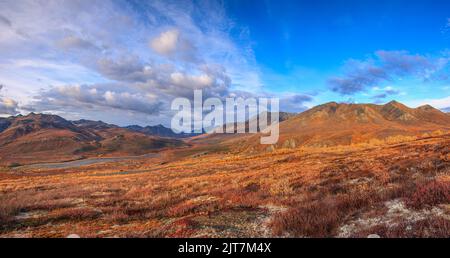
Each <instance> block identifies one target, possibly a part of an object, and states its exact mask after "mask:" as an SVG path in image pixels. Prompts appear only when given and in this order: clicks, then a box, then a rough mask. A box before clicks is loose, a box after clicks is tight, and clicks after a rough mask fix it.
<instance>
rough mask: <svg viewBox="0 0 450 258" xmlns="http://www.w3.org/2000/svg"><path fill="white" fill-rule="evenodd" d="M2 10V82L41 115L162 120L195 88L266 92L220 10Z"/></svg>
mask: <svg viewBox="0 0 450 258" xmlns="http://www.w3.org/2000/svg"><path fill="white" fill-rule="evenodd" d="M202 5H207V6H202ZM0 10H2V11H1V17H0V38H1V40H0V82H3V83H6V84H8V88H9V89H8V92H7V93H8V98H10V99H16V100H19V103H20V104H21V106H23V105H24V104H25V105H26V106H27V107H28V108H35V109H36V111H37V112H40V111H52V112H58V113H59V114H64V112H66V113H67V114H68V115H71V114H74V113H81V114H80V116H81V117H83V116H82V115H83V114H86V117H85V118H88V119H98V118H97V117H89V115H95V116H100V117H102V116H103V117H108V116H111V114H110V110H108V108H114V109H115V110H116V111H115V112H119V111H118V110H119V109H123V112H132V113H133V114H134V115H135V116H133V117H136V118H139V119H141V118H142V116H141V115H136V114H137V113H141V114H145V115H151V116H152V115H153V116H154V120H156V121H158V120H159V119H164V118H162V117H161V114H164V110H162V108H163V107H165V106H164V105H166V104H167V103H168V102H169V101H171V99H173V98H174V97H177V96H187V97H190V96H191V94H192V89H193V88H202V89H204V91H205V95H206V96H219V97H223V96H226V95H228V94H230V92H232V91H234V90H235V89H236V88H238V89H244V86H245V87H246V88H245V89H249V88H250V89H251V90H252V91H257V90H259V89H260V87H261V85H262V83H261V79H260V78H259V70H258V68H257V65H256V61H255V58H254V56H253V52H252V50H251V47H250V42H249V41H248V42H247V41H246V39H244V38H242V39H241V40H240V42H239V45H238V44H237V43H236V42H235V41H234V39H232V38H231V36H230V31H231V30H234V32H236V30H239V28H238V27H236V26H235V25H234V24H233V23H232V22H231V21H230V20H229V19H228V18H227V17H226V14H225V11H224V8H223V5H222V4H220V3H216V2H209V1H208V2H195V3H194V2H190V1H183V2H176V3H172V2H168V1H145V2H144V1H138V2H136V3H134V4H130V3H128V2H117V1H109V0H98V1H96V0H94V1H87V0H85V1H64V0H62V1H44V0H36V1H13V0H6V1H0ZM199 18H201V19H199ZM168 28H170V29H168ZM149 47H151V48H152V49H153V50H154V51H151V50H150V49H149ZM99 84H101V85H102V86H101V87H98V85H99ZM74 85H85V86H80V87H79V88H77V87H76V86H74ZM86 85H90V86H86ZM58 89H59V90H58ZM150 96H152V97H150ZM156 100H157V101H156ZM119 102H121V103H123V104H121V103H119ZM144 102H145V103H148V104H145V103H144ZM160 103H162V106H160V105H161V104H160ZM9 105H10V104H9ZM77 105H78V108H77ZM156 110H159V111H161V113H160V115H159V116H158V115H156V114H157V112H154V111H156ZM121 114H123V113H121ZM122 117H123V121H125V120H126V121H129V120H128V118H125V116H122ZM130 117H131V116H130ZM111 119H113V118H111ZM114 119H119V120H120V116H119V117H118V118H117V117H115V118H114ZM150 120H152V119H150ZM152 121H153V120H152Z"/></svg>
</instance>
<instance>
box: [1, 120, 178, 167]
mask: <svg viewBox="0 0 450 258" xmlns="http://www.w3.org/2000/svg"><path fill="white" fill-rule="evenodd" d="M1 124H2V125H4V126H3V130H2V131H0V164H13V163H18V164H27V163H35V162H44V161H45V162H56V161H63V160H71V159H79V158H83V157H91V156H99V155H100V156H103V155H108V156H113V155H114V156H116V155H141V154H145V153H148V152H151V151H155V150H158V149H161V148H166V147H177V146H182V145H184V143H183V142H181V141H179V140H175V139H166V138H161V137H154V136H148V135H145V134H142V133H137V132H132V131H129V130H127V129H124V128H120V127H117V126H114V125H108V124H104V125H103V126H98V125H97V124H93V123H91V122H90V121H87V120H83V121H82V122H80V123H72V122H70V121H67V120H65V119H64V118H62V117H59V116H56V115H46V114H33V113H31V114H29V115H27V116H16V117H9V118H7V119H2V123H1Z"/></svg>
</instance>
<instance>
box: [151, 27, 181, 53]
mask: <svg viewBox="0 0 450 258" xmlns="http://www.w3.org/2000/svg"><path fill="white" fill-rule="evenodd" d="M179 35H180V32H179V31H178V30H177V29H171V30H168V31H164V32H162V33H161V34H160V35H159V36H158V37H156V38H154V39H153V40H151V42H150V46H151V48H152V49H153V50H155V51H156V52H157V53H159V54H161V55H170V54H172V53H173V52H175V50H176V48H177V43H178V38H179Z"/></svg>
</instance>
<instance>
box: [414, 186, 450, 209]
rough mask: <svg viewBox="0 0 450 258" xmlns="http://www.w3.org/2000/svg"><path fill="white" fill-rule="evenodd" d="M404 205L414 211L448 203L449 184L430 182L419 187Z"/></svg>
mask: <svg viewBox="0 0 450 258" xmlns="http://www.w3.org/2000/svg"><path fill="white" fill-rule="evenodd" d="M406 203H407V205H408V206H409V207H412V208H414V209H422V208H424V207H431V206H434V205H437V204H441V203H450V182H438V181H431V182H429V183H426V184H423V185H420V186H418V187H417V189H416V191H415V192H414V193H413V194H412V196H411V197H410V198H409V199H408V200H407V202H406Z"/></svg>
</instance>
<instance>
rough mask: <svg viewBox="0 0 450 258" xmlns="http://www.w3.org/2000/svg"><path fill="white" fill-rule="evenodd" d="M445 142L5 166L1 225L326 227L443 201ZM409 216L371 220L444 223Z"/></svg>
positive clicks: (73, 228) (45, 230) (326, 233)
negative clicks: (395, 207)
mask: <svg viewBox="0 0 450 258" xmlns="http://www.w3.org/2000/svg"><path fill="white" fill-rule="evenodd" d="M449 148H450V141H449V138H448V136H440V137H435V138H429V139H424V140H417V141H413V142H409V143H406V144H394V145H383V146H380V147H378V146H371V147H367V148H366V147H360V146H358V147H352V146H350V147H346V148H327V149H314V148H309V149H305V148H300V149H289V150H280V151H274V152H271V153H256V154H255V153H249V154H245V153H242V154H238V155H237V154H236V155H235V154H227V155H224V154H223V153H217V154H204V155H201V156H192V155H186V154H185V153H180V152H167V153H164V155H161V156H162V157H164V158H161V159H140V160H129V161H123V162H117V163H109V164H96V165H90V166H85V167H80V168H70V169H38V168H35V169H14V170H13V169H7V168H6V169H5V170H3V171H2V172H0V173H1V176H0V224H1V228H0V235H1V236H17V235H18V236H24V237H36V236H40V237H64V236H66V235H68V234H71V233H76V234H79V235H81V236H85V237H106V236H108V237H112V236H121V237H190V236H202V237H218V236H227V237H228V236H229V237H246V236H247V237H248V236H271V235H273V236H286V235H289V236H298V237H301V236H305V237H333V236H336V235H337V230H338V229H339V227H340V226H342V225H343V224H345V223H346V222H348V221H349V220H351V219H355V218H358V217H359V216H361V215H362V214H371V213H377V212H378V213H380V212H381V213H382V212H385V211H383V209H381V208H380V207H382V206H383V203H384V202H385V201H388V200H392V199H401V200H405V201H406V202H407V203H408V205H410V206H411V207H417V209H421V208H422V207H429V208H431V207H435V206H436V205H439V204H448V203H449V199H448V182H449V181H448V179H449V177H450V165H449V164H450V161H449V160H450V159H449V153H450V151H449ZM187 151H192V150H187ZM180 157H184V158H180ZM268 207H269V208H268ZM376 215H382V214H376ZM405 223H406V224H405V225H406V226H399V227H398V229H385V233H383V232H381V231H382V229H372V230H374V232H375V231H377V230H378V231H380V232H381V233H380V234H384V235H383V236H387V237H390V236H396V235H398V236H401V235H402V234H403V233H401V232H403V231H404V236H410V235H411V234H410V233H408V232H409V231H405V230H406V228H411V227H412V228H413V229H414V230H415V231H417V233H415V234H417V235H423V236H425V235H426V236H437V237H440V236H445V235H446V234H447V235H448V221H447V220H445V219H443V218H441V217H439V218H436V219H431V218H430V220H427V221H422V222H420V223H419V222H417V223H413V224H411V223H412V222H408V221H407V220H406V221H405ZM408 223H409V224H408ZM397 231H398V232H397ZM396 232H397V233H396ZM421 232H422V233H421ZM365 233H369V232H362V233H361V234H365ZM370 233H373V232H372V231H371V232H370Z"/></svg>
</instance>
